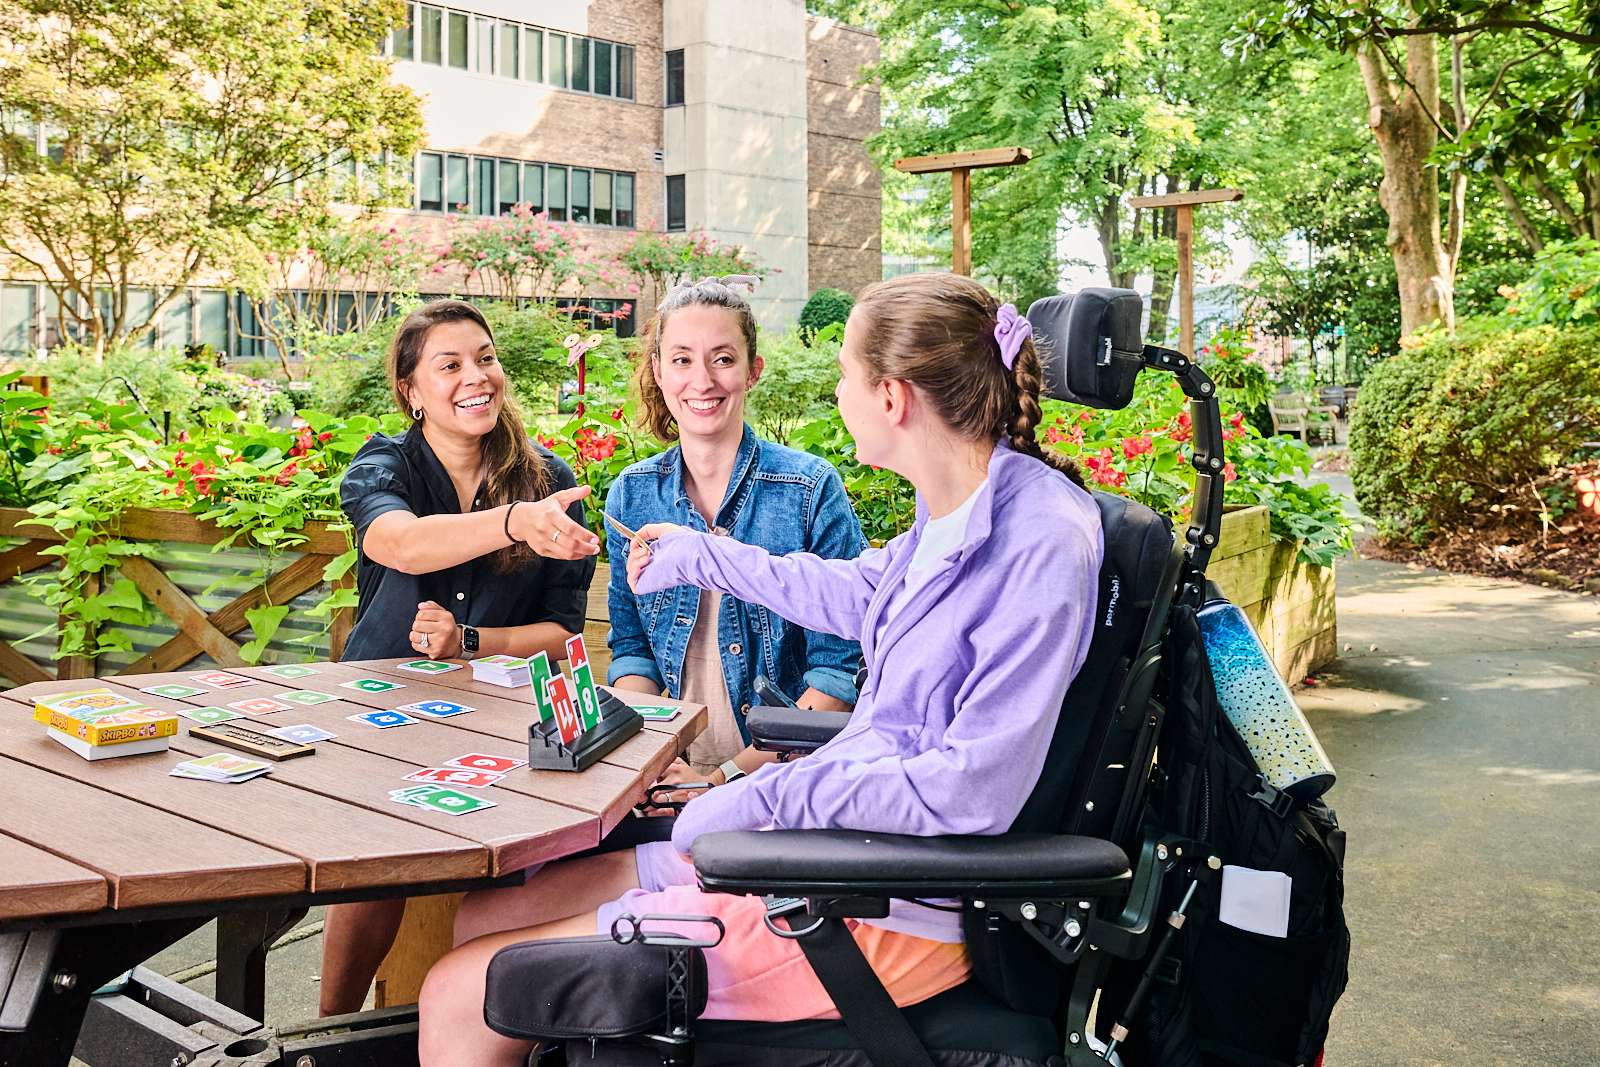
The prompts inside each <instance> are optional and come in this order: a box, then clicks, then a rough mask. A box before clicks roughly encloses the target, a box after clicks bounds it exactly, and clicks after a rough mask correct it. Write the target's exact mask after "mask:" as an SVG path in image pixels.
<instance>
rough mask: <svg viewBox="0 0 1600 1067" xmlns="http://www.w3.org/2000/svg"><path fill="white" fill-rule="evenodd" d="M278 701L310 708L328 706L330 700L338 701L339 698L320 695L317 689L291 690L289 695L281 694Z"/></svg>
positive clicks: (329, 694)
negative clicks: (320, 705)
mask: <svg viewBox="0 0 1600 1067" xmlns="http://www.w3.org/2000/svg"><path fill="white" fill-rule="evenodd" d="M278 699H279V700H287V701H290V702H292V703H295V704H300V705H303V706H305V707H308V708H309V707H311V706H312V705H314V704H326V703H327V702H328V701H330V700H338V699H339V698H338V697H336V696H334V695H333V694H332V693H319V692H317V691H316V690H315V689H291V690H289V691H288V692H287V693H279V694H278Z"/></svg>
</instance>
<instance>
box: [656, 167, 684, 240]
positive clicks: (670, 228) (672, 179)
mask: <svg viewBox="0 0 1600 1067" xmlns="http://www.w3.org/2000/svg"><path fill="white" fill-rule="evenodd" d="M664 185H665V190H666V211H665V212H664V213H663V215H662V217H663V218H664V219H665V220H666V223H665V225H666V231H667V232H668V233H681V232H683V231H684V230H686V229H688V217H689V183H688V179H687V176H686V175H683V174H668V175H667V176H666V182H665V183H664ZM674 186H676V188H677V191H678V222H677V225H673V222H672V191H673V188H674Z"/></svg>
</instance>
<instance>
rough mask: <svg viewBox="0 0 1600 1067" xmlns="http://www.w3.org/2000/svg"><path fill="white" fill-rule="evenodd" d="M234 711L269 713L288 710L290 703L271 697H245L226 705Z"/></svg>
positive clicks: (251, 713)
mask: <svg viewBox="0 0 1600 1067" xmlns="http://www.w3.org/2000/svg"><path fill="white" fill-rule="evenodd" d="M228 707H230V708H232V709H233V710H234V711H242V712H244V713H245V714H246V715H271V714H272V713H273V712H275V711H288V710H289V708H290V707H291V705H289V704H285V703H284V702H283V701H281V700H273V699H272V698H271V697H247V698H246V699H244V700H235V701H233V702H232V703H230V704H229V705H228Z"/></svg>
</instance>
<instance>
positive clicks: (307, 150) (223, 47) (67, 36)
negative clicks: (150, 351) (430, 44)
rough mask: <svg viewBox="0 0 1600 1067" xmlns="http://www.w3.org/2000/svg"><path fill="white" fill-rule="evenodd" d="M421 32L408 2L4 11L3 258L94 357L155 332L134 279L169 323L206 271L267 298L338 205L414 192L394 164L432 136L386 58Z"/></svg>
mask: <svg viewBox="0 0 1600 1067" xmlns="http://www.w3.org/2000/svg"><path fill="white" fill-rule="evenodd" d="M404 18H405V5H404V4H402V3H400V2H399V0H232V2H229V3H225V4H219V3H214V2H211V0H171V2H169V3H167V4H165V5H163V7H162V9H161V11H160V15H159V17H154V16H153V14H152V12H151V11H149V10H146V9H145V8H143V7H140V6H138V5H126V4H77V3H62V2H60V0H18V2H15V3H8V4H5V5H0V41H4V42H5V61H4V62H3V63H0V103H3V104H4V105H5V106H4V107H3V108H0V173H3V174H4V180H0V250H4V252H6V253H8V254H9V256H11V257H14V260H15V261H16V262H17V263H18V264H20V265H21V267H22V268H23V269H24V270H27V271H28V272H29V273H30V274H32V275H46V276H48V277H50V278H52V279H55V280H53V281H51V282H50V285H51V288H52V290H54V291H55V292H56V293H57V295H58V296H65V295H71V296H74V297H76V300H75V301H69V302H68V309H67V312H66V314H67V316H68V318H69V319H71V320H72V321H73V322H74V324H75V325H77V326H78V327H79V328H80V329H81V330H82V331H83V334H84V336H85V337H86V338H87V341H88V343H89V344H90V345H91V346H92V347H94V348H95V349H97V350H98V349H103V348H104V347H105V346H106V345H107V344H110V343H115V342H117V341H120V340H123V339H130V338H131V339H137V338H138V337H140V336H143V335H144V334H145V333H146V332H148V330H149V328H150V324H151V323H152V322H153V321H154V319H150V320H148V321H141V320H144V316H143V314H142V313H137V314H136V313H135V312H134V311H133V309H132V306H131V305H130V303H129V301H128V294H129V288H130V284H131V282H132V281H134V280H137V281H138V282H139V283H140V284H143V285H151V284H154V285H157V286H158V289H157V297H156V306H155V309H154V311H155V317H157V318H158V317H159V316H160V314H161V312H162V310H163V309H164V307H165V306H167V304H168V302H169V301H170V300H171V299H172V298H173V297H174V296H175V295H177V294H178V293H179V292H180V291H181V289H182V287H184V286H186V285H188V284H190V283H192V282H193V281H194V280H195V279H196V278H198V277H199V276H200V274H201V272H225V273H226V274H227V275H230V276H231V278H230V280H231V281H233V282H235V283H236V284H238V285H240V286H241V287H242V288H245V289H247V290H259V289H260V288H262V287H263V286H264V284H265V278H266V274H267V263H266V254H267V253H268V252H270V251H273V250H275V249H278V250H281V249H286V248H297V247H300V245H301V243H302V242H301V236H302V235H303V234H304V233H305V232H306V230H307V228H308V227H310V226H311V225H314V224H315V223H316V221H317V220H321V219H324V218H326V216H327V214H328V212H329V205H330V204H331V203H332V202H334V201H335V200H337V201H340V202H343V203H364V204H368V205H372V204H380V203H385V202H388V201H389V200H390V199H391V198H392V197H393V195H394V193H395V191H396V189H397V188H409V184H408V183H405V182H403V181H402V180H401V179H402V177H403V176H402V175H400V174H399V173H396V172H395V171H386V170H385V168H384V167H383V166H381V165H380V164H379V163H378V161H379V160H380V159H381V158H382V157H383V156H384V154H385V153H388V154H390V156H391V157H392V158H397V159H398V158H405V159H409V158H410V155H411V153H412V151H413V150H414V149H415V147H416V145H417V143H418V140H419V138H420V135H421V131H422V115H421V108H420V106H419V102H418V100H417V97H416V95H415V94H414V93H413V92H412V91H411V90H410V89H409V88H407V87H405V86H403V85H399V84H397V83H396V82H394V81H393V80H392V79H391V78H390V77H389V70H388V62H387V61H386V60H385V59H384V58H383V57H382V55H381V54H380V48H379V46H380V44H381V43H382V40H383V37H384V35H385V34H386V33H387V32H388V30H389V28H390V27H391V26H392V25H394V24H395V23H396V22H398V21H403V20H404ZM41 130H42V132H43V146H42V150H41V146H40V144H39V142H38V140H37V139H36V135H37V134H38V133H39V132H40V131H41ZM356 161H365V162H366V163H368V167H367V170H366V180H365V181H363V182H362V183H359V184H358V183H356V182H354V181H352V180H351V179H352V178H353V176H354V163H355V162H356ZM47 267H48V269H46V268H47ZM13 269H15V268H13ZM102 289H104V290H105V291H106V292H107V293H108V296H109V299H107V300H106V301H104V302H103V303H102V302H101V301H100V300H98V299H97V291H99V290H102Z"/></svg>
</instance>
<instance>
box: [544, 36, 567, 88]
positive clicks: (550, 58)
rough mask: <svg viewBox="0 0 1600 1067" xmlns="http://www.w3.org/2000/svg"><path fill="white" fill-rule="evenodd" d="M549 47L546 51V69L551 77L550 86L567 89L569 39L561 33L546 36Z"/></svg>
mask: <svg viewBox="0 0 1600 1067" xmlns="http://www.w3.org/2000/svg"><path fill="white" fill-rule="evenodd" d="M545 40H546V41H547V42H548V47H547V48H546V49H545V61H544V69H545V73H546V74H548V75H549V76H550V84H551V85H554V86H555V87H556V88H558V89H565V88H566V87H567V39H566V38H565V37H563V36H562V35H561V34H559V33H551V34H547V35H546V36H545Z"/></svg>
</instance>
